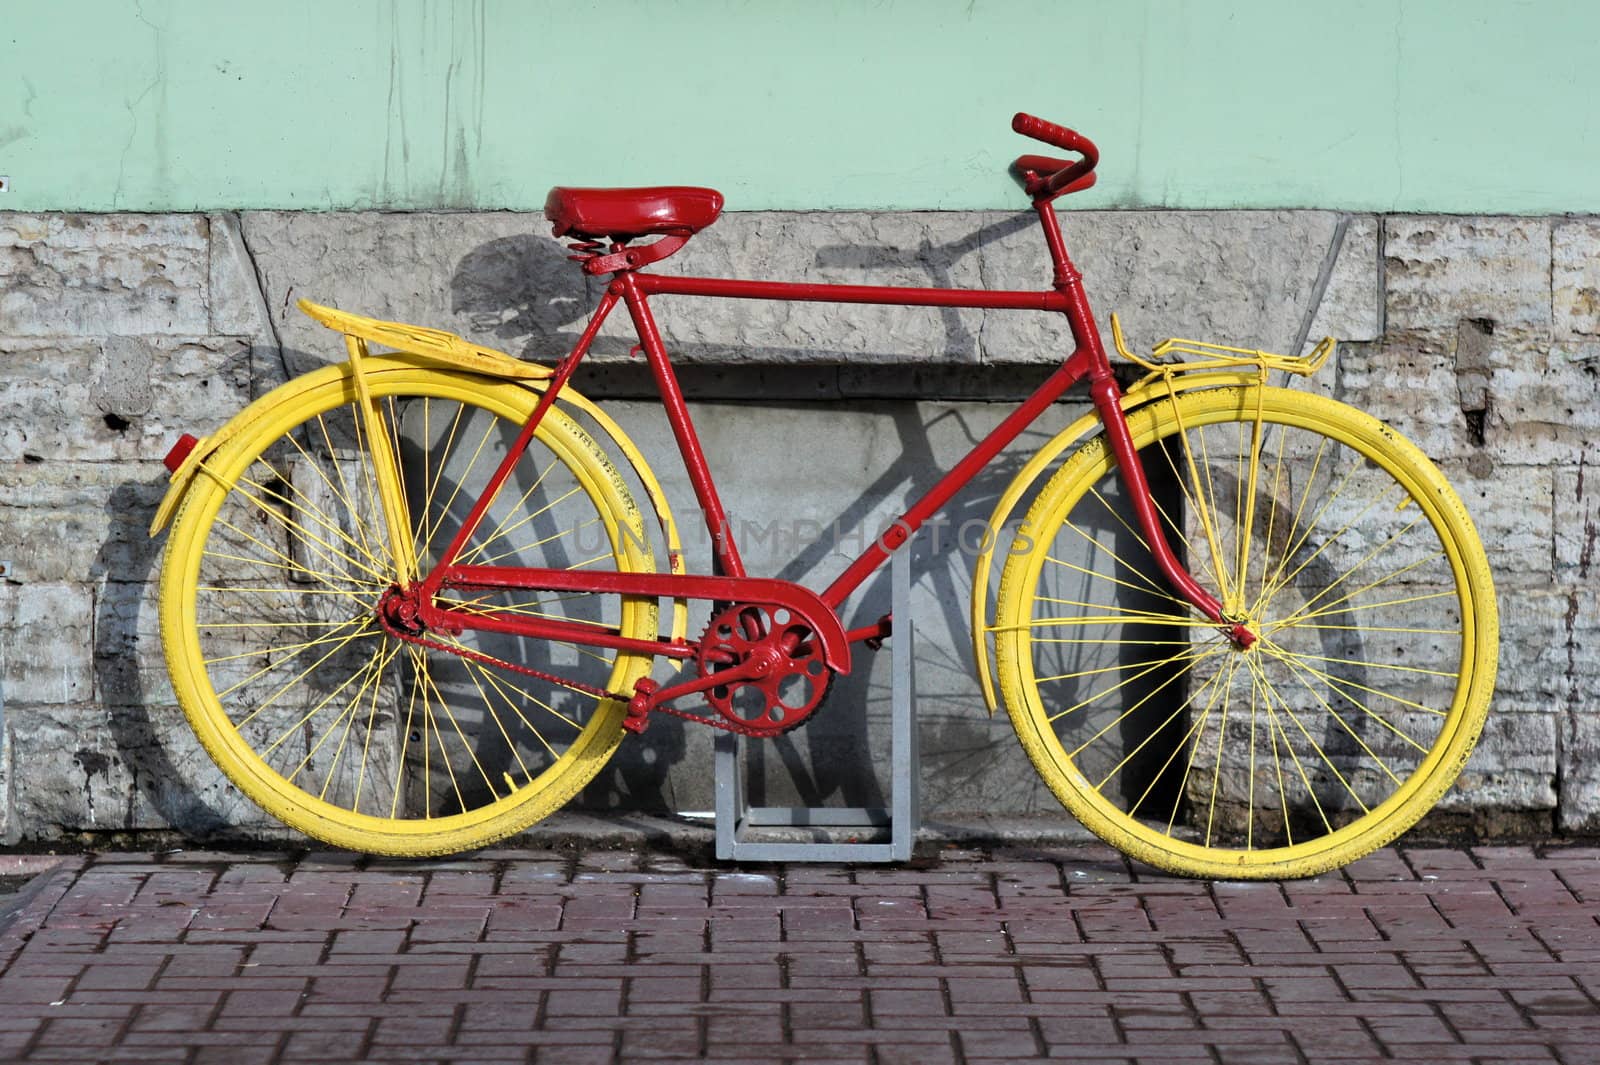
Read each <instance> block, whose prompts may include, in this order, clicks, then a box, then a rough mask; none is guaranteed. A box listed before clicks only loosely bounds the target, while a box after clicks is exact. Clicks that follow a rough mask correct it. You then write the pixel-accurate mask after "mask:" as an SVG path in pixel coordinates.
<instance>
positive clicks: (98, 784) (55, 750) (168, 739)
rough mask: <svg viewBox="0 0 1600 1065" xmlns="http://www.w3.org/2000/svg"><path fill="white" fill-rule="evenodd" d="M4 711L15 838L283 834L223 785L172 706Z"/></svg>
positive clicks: (27, 707) (85, 706)
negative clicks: (17, 775)
mask: <svg viewBox="0 0 1600 1065" xmlns="http://www.w3.org/2000/svg"><path fill="white" fill-rule="evenodd" d="M6 713H7V717H8V719H9V721H10V723H11V730H12V736H13V744H14V755H15V758H16V760H17V764H19V765H26V766H27V767H28V773H27V775H26V777H25V778H23V779H19V780H18V781H17V782H16V785H15V788H14V804H13V816H14V817H15V818H16V820H17V823H18V828H19V829H20V834H21V835H22V836H23V838H29V839H51V838H57V837H59V836H61V835H64V834H72V833H76V832H110V831H132V830H142V829H166V828H171V827H177V828H179V829H180V830H181V831H183V832H185V833H186V834H189V835H191V836H193V837H196V838H199V837H203V836H205V835H206V834H207V833H208V832H211V831H215V830H220V829H227V830H228V831H229V832H230V834H233V835H244V836H251V837H255V838H273V837H283V836H285V835H287V832H286V830H284V829H283V828H282V827H281V826H279V825H278V824H277V823H276V822H275V821H273V820H272V819H270V818H269V817H268V816H267V815H266V814H265V813H263V812H261V811H260V810H259V809H258V808H257V807H256V806H255V805H254V804H253V803H251V802H250V801H249V800H248V799H246V798H244V797H243V796H242V795H241V794H240V793H239V792H238V791H237V790H236V789H235V788H234V787H233V786H232V785H231V784H229V783H228V781H227V779H226V778H225V777H223V775H222V772H221V771H220V770H219V769H217V768H216V766H215V765H213V764H212V762H211V760H210V758H208V757H207V756H206V754H205V752H204V751H203V750H202V749H201V748H200V745H199V743H198V741H196V740H195V738H194V734H193V733H192V732H190V730H189V726H188V723H187V722H186V721H185V720H184V718H183V715H182V714H181V713H180V712H179V711H178V710H177V708H176V707H172V706H164V707H163V706H159V705H152V706H147V707H136V708H129V707H110V708H107V707H104V706H99V705H94V704H83V703H80V704H75V705H71V706H31V705H28V704H21V705H16V706H12V705H9V704H8V705H7V707H6Z"/></svg>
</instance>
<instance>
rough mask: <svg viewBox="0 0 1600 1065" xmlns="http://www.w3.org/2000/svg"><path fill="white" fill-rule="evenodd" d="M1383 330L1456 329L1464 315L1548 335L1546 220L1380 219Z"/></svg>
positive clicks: (1548, 273) (1548, 284) (1515, 329)
mask: <svg viewBox="0 0 1600 1065" xmlns="http://www.w3.org/2000/svg"><path fill="white" fill-rule="evenodd" d="M1383 225H1384V243H1383V256H1384V284H1385V293H1384V295H1385V302H1386V314H1385V322H1386V328H1387V329H1388V330H1390V331H1391V332H1393V331H1396V330H1415V329H1448V330H1453V329H1455V328H1456V323H1457V322H1459V321H1460V320H1461V319H1463V318H1479V319H1487V320H1491V321H1493V322H1495V323H1496V324H1497V326H1499V327H1504V328H1507V329H1510V330H1514V331H1520V332H1526V333H1531V334H1534V335H1537V336H1545V337H1548V336H1549V335H1550V225H1551V223H1550V221H1549V220H1548V219H1543V218H1482V217H1478V218H1459V217H1451V216H1437V215H1389V216H1387V217H1385V218H1384V221H1383Z"/></svg>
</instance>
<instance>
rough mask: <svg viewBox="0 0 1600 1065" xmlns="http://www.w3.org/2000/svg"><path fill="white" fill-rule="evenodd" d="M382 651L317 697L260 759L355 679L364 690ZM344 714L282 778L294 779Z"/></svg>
mask: <svg viewBox="0 0 1600 1065" xmlns="http://www.w3.org/2000/svg"><path fill="white" fill-rule="evenodd" d="M382 653H383V649H382V648H381V647H380V648H379V649H378V650H376V651H374V652H373V653H372V657H371V658H369V659H367V664H366V665H364V666H362V667H361V668H360V669H359V670H352V671H351V673H350V675H349V676H348V677H346V678H345V679H344V680H342V681H340V682H339V686H338V687H336V688H334V689H333V690H331V691H330V692H328V694H326V695H324V696H323V697H322V698H321V699H318V700H317V702H316V704H315V705H314V706H312V708H311V709H310V710H307V711H306V712H305V713H304V714H302V715H301V717H300V719H299V720H298V721H296V722H295V723H294V724H292V725H290V726H289V727H288V728H286V729H284V730H283V731H282V732H280V733H279V734H278V738H277V739H275V740H273V741H272V742H271V743H270V744H268V745H267V746H266V747H264V748H262V749H261V751H260V752H259V754H260V755H261V760H262V761H266V759H267V755H269V754H271V753H272V752H273V751H276V750H277V749H278V746H279V745H280V744H282V743H283V741H284V740H286V739H288V738H289V737H290V736H293V735H294V734H295V733H296V732H299V731H300V730H301V729H302V728H304V727H305V726H306V723H307V722H309V721H310V720H311V719H312V718H314V717H316V716H317V715H318V714H319V713H321V712H322V708H323V707H325V706H327V705H328V704H329V703H331V702H333V700H334V699H336V698H338V697H339V693H340V692H342V691H344V690H345V689H346V688H348V687H350V685H352V684H354V683H355V682H356V681H357V680H361V688H360V689H359V691H365V690H366V680H365V679H363V678H365V677H366V676H367V675H368V674H370V673H371V672H372V666H373V663H374V662H376V661H377V659H378V656H379V655H381V654H382ZM265 708H266V707H265V704H263V705H262V706H259V707H257V708H256V710H255V713H252V714H251V715H250V716H251V717H254V716H255V715H256V714H258V713H260V712H261V711H262V710H263V709H265ZM344 716H345V715H344V711H340V713H339V716H338V717H336V718H334V720H333V727H332V728H330V729H329V730H328V731H327V732H325V733H323V736H322V739H320V740H318V741H317V743H316V745H315V746H314V747H312V748H311V749H310V750H309V751H307V752H306V756H305V758H303V759H301V761H300V764H299V765H298V766H296V767H295V770H294V772H293V773H290V774H289V775H288V776H287V777H285V778H284V779H286V780H288V781H290V782H291V783H292V782H293V781H294V778H295V775H296V774H298V773H299V772H300V770H302V769H304V768H305V766H306V763H307V762H309V761H311V756H312V755H314V754H316V753H317V752H318V751H319V750H321V749H322V745H323V744H324V743H326V742H328V737H329V736H331V735H333V733H334V732H335V731H336V730H337V729H338V728H339V722H340V721H343V720H344ZM247 723H248V719H246V721H241V722H240V723H239V726H238V727H239V728H241V729H242V728H244V726H245V725H246V724H247Z"/></svg>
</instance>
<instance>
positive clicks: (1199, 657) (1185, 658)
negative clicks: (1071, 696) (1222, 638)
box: [1045, 649, 1220, 759]
mask: <svg viewBox="0 0 1600 1065" xmlns="http://www.w3.org/2000/svg"><path fill="white" fill-rule="evenodd" d="M1218 650H1220V649H1213V650H1210V651H1204V652H1196V653H1194V654H1189V655H1173V656H1172V657H1170V658H1166V659H1162V660H1161V661H1159V662H1154V663H1152V664H1151V665H1150V666H1149V667H1148V668H1147V669H1144V670H1141V671H1140V672H1138V673H1136V674H1135V675H1133V676H1131V677H1127V678H1124V679H1123V680H1120V681H1118V682H1117V683H1115V684H1113V685H1112V686H1111V687H1109V688H1106V689H1104V690H1103V691H1098V692H1096V693H1094V694H1093V695H1091V696H1089V698H1087V699H1085V700H1083V701H1082V702H1080V703H1078V704H1077V705H1076V706H1069V707H1068V708H1067V709H1065V710H1063V711H1061V712H1060V713H1058V714H1052V715H1051V716H1049V717H1047V718H1046V719H1045V720H1047V721H1050V722H1052V723H1053V722H1055V721H1056V720H1057V719H1058V718H1062V717H1065V716H1066V715H1067V714H1070V713H1072V712H1074V711H1076V710H1081V709H1082V708H1083V707H1085V706H1088V705H1089V704H1090V703H1094V702H1098V701H1099V700H1100V699H1102V698H1104V697H1105V696H1107V695H1110V694H1111V693H1112V692H1114V691H1118V690H1119V689H1121V688H1125V687H1127V686H1128V685H1129V684H1132V683H1133V682H1134V681H1136V680H1138V679H1139V678H1140V677H1144V676H1148V675H1149V674H1151V673H1153V672H1155V671H1156V670H1158V669H1160V668H1162V667H1163V666H1170V665H1177V664H1179V663H1183V662H1186V663H1188V664H1189V665H1190V667H1191V668H1193V666H1195V665H1198V664H1199V663H1201V662H1204V661H1205V660H1206V659H1208V658H1210V657H1212V656H1213V655H1215V654H1217V653H1218ZM1187 672H1189V670H1187V669H1185V670H1179V671H1177V672H1174V673H1173V674H1172V675H1171V676H1170V677H1168V678H1167V679H1166V680H1164V681H1162V682H1161V683H1160V684H1157V685H1156V686H1155V687H1154V688H1152V689H1150V690H1149V691H1148V692H1146V693H1145V694H1144V695H1143V696H1141V697H1140V698H1139V700H1138V701H1137V702H1135V703H1134V704H1133V705H1132V706H1129V707H1128V708H1127V709H1126V710H1124V711H1122V713H1120V714H1118V715H1117V716H1116V717H1114V718H1112V719H1111V720H1110V721H1109V722H1107V723H1106V725H1105V726H1104V727H1103V728H1101V729H1100V731H1098V732H1096V733H1095V734H1094V735H1093V736H1090V737H1089V738H1088V739H1087V740H1085V741H1083V743H1082V744H1080V745H1079V746H1078V749H1077V750H1075V751H1072V752H1071V753H1070V754H1068V755H1067V757H1068V758H1073V759H1076V758H1077V757H1078V755H1080V754H1082V753H1083V752H1084V750H1085V749H1086V748H1087V747H1088V746H1089V745H1090V744H1091V743H1093V742H1094V741H1095V740H1098V739H1099V738H1100V737H1101V736H1104V735H1105V734H1106V733H1107V732H1109V731H1111V729H1113V728H1115V727H1116V726H1117V725H1120V724H1121V723H1122V722H1123V721H1124V720H1126V719H1127V717H1128V715H1129V714H1131V713H1133V712H1134V711H1135V710H1137V709H1139V708H1140V707H1141V706H1143V705H1144V704H1145V703H1147V702H1149V701H1150V700H1151V699H1153V698H1155V696H1157V695H1158V694H1160V693H1161V692H1162V691H1164V690H1166V688H1167V686H1168V685H1170V684H1172V683H1173V682H1174V681H1176V680H1177V679H1178V678H1179V677H1181V676H1183V675H1184V674H1185V673H1187Z"/></svg>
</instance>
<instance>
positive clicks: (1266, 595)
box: [1255, 466, 1421, 615]
mask: <svg viewBox="0 0 1600 1065" xmlns="http://www.w3.org/2000/svg"><path fill="white" fill-rule="evenodd" d="M1357 468H1358V467H1354V466H1352V467H1351V469H1350V473H1351V474H1353V473H1354V472H1355V471H1356V469H1357ZM1349 482H1350V474H1346V475H1345V479H1344V480H1343V481H1341V482H1340V484H1339V491H1337V492H1335V493H1334V494H1333V495H1331V496H1329V497H1328V498H1327V499H1326V500H1325V501H1324V502H1323V504H1322V507H1321V509H1319V510H1318V511H1317V513H1316V516H1315V517H1313V518H1312V519H1311V524H1309V525H1307V526H1306V531H1305V535H1304V536H1302V537H1301V541H1300V543H1299V544H1296V545H1295V548H1294V550H1296V551H1297V550H1299V549H1300V547H1301V546H1303V545H1304V544H1305V542H1306V540H1307V539H1308V538H1309V537H1310V536H1311V530H1313V529H1315V528H1316V527H1317V524H1318V523H1319V522H1321V520H1322V515H1324V514H1326V513H1327V512H1328V508H1329V507H1331V506H1332V505H1333V502H1334V500H1336V499H1338V498H1339V496H1340V495H1341V494H1343V492H1344V487H1345V485H1347V484H1349ZM1395 488H1400V483H1399V482H1398V481H1396V482H1394V483H1392V484H1390V485H1389V486H1388V487H1387V488H1385V489H1384V490H1383V491H1382V492H1379V493H1378V494H1377V495H1375V496H1373V497H1372V500H1371V502H1369V503H1368V504H1367V505H1366V506H1364V507H1362V508H1361V510H1360V511H1359V512H1358V513H1357V514H1356V516H1355V517H1353V518H1351V519H1350V520H1349V521H1347V522H1345V523H1344V524H1343V525H1341V526H1339V528H1338V529H1336V530H1334V533H1333V535H1332V536H1327V537H1324V538H1323V540H1322V543H1321V545H1319V546H1318V547H1317V549H1316V550H1315V551H1313V552H1311V554H1309V555H1307V556H1306V557H1305V559H1304V560H1302V561H1301V563H1300V565H1298V566H1296V567H1295V568H1294V572H1293V573H1291V574H1289V575H1288V576H1287V577H1284V578H1283V579H1282V580H1279V581H1278V582H1277V583H1275V584H1274V585H1273V586H1272V587H1271V588H1270V589H1267V588H1263V589H1261V595H1260V596H1259V597H1258V598H1257V599H1256V605H1255V613H1256V614H1258V615H1259V614H1261V613H1262V612H1263V611H1265V610H1266V608H1267V604H1268V603H1270V602H1272V597H1273V596H1275V595H1277V594H1278V593H1279V592H1280V591H1282V590H1283V589H1284V588H1287V587H1288V586H1289V585H1290V584H1291V583H1292V582H1293V581H1294V579H1295V578H1296V577H1298V576H1300V574H1301V573H1304V572H1305V568H1306V567H1307V566H1309V565H1311V563H1313V562H1315V561H1316V560H1317V559H1318V558H1319V557H1321V555H1322V553H1323V552H1324V551H1326V550H1327V549H1328V548H1330V547H1332V546H1333V545H1334V544H1336V543H1338V542H1339V538H1340V537H1341V536H1343V535H1344V534H1345V533H1346V532H1348V531H1349V530H1350V528H1351V527H1352V526H1353V525H1355V524H1356V523H1357V522H1358V521H1360V520H1361V519H1362V518H1365V517H1366V516H1367V511H1369V510H1371V509H1372V508H1373V507H1375V506H1377V505H1378V504H1379V503H1381V502H1382V501H1383V498H1384V497H1385V496H1387V495H1388V494H1389V493H1390V491H1392V490H1393V489H1395ZM1404 490H1405V489H1403V488H1401V491H1404ZM1420 520H1421V515H1418V517H1417V519H1415V520H1413V521H1412V523H1411V525H1415V524H1416V523H1417V521H1420ZM1411 525H1408V526H1406V528H1405V529H1402V530H1400V532H1399V533H1396V534H1395V536H1400V535H1402V534H1403V533H1404V532H1405V531H1406V530H1407V529H1410V528H1411ZM1390 542H1393V538H1391V540H1390ZM1385 546H1387V545H1385ZM1378 550H1381V547H1380V548H1379V549H1378ZM1290 554H1291V555H1292V554H1293V551H1291V552H1290ZM1358 564H1359V563H1358Z"/></svg>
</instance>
